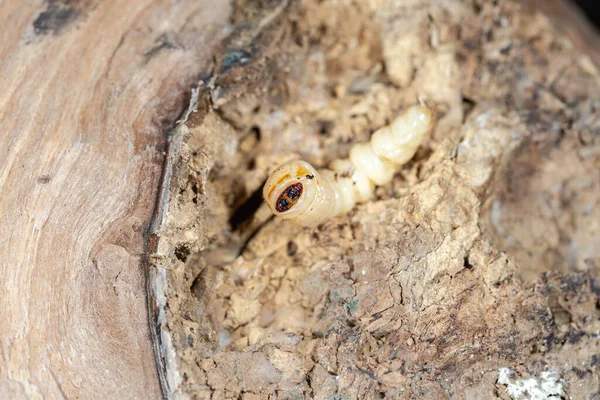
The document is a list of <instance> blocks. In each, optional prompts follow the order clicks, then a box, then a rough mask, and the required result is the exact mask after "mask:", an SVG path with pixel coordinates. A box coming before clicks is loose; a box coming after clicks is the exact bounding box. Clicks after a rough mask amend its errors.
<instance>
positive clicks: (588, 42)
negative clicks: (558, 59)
mask: <svg viewBox="0 0 600 400" xmlns="http://www.w3.org/2000/svg"><path fill="white" fill-rule="evenodd" d="M527 3H528V5H530V6H531V7H533V8H535V9H536V10H539V11H541V12H543V13H544V14H545V15H546V16H547V17H548V18H550V20H551V21H552V22H553V23H554V25H555V26H556V27H557V28H558V29H559V30H560V31H561V32H563V33H564V34H565V35H567V36H568V37H569V39H571V40H572V41H573V43H574V44H575V46H577V48H579V49H581V51H582V52H584V53H586V54H588V55H589V56H590V58H591V59H592V61H593V62H594V63H595V64H596V65H597V66H600V33H599V32H598V30H597V29H596V27H595V26H594V25H593V24H592V23H591V22H590V21H589V20H588V19H587V18H586V16H585V14H584V13H583V11H582V10H581V9H580V8H579V7H578V6H577V5H576V4H575V2H574V1H571V0H527Z"/></svg>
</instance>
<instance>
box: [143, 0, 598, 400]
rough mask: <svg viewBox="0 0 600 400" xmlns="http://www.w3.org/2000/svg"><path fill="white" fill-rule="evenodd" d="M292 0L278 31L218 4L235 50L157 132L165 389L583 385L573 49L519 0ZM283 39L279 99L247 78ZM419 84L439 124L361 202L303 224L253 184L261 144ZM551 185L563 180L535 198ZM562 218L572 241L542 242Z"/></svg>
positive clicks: (212, 394)
mask: <svg viewBox="0 0 600 400" xmlns="http://www.w3.org/2000/svg"><path fill="white" fill-rule="evenodd" d="M283 3H284V1H282V0H279V1H266V0H264V1H261V0H256V1H252V0H246V1H245V0H240V1H239V2H237V4H238V5H243V7H237V9H236V10H237V12H239V13H240V14H242V12H241V11H240V10H249V9H252V7H253V6H256V5H259V6H260V5H261V4H263V5H264V4H268V6H269V9H275V8H276V7H275V6H274V5H281V4H283ZM291 3H292V4H291V6H290V8H289V9H286V10H285V12H284V13H283V14H284V15H283V17H281V18H279V19H274V21H275V23H274V24H273V25H275V26H277V28H276V29H272V30H270V29H267V32H269V33H271V34H272V36H271V37H277V36H278V35H277V34H276V32H277V30H278V29H279V30H280V31H282V32H285V31H286V25H289V26H290V29H289V31H288V32H287V33H282V34H281V36H280V37H283V38H285V39H284V40H282V41H281V42H277V41H268V40H260V38H259V36H262V35H255V34H254V32H256V30H255V27H256V26H263V24H262V23H260V22H261V21H264V19H263V16H264V15H263V14H262V13H261V10H260V7H257V8H258V11H256V10H254V9H252V12H248V13H246V15H237V17H238V18H239V19H236V17H235V16H234V18H233V20H234V21H235V22H237V24H236V25H234V26H236V27H240V31H238V32H234V34H233V35H232V36H231V37H230V38H229V39H228V41H227V42H225V43H226V44H227V43H233V44H234V46H231V47H229V46H227V45H223V46H221V49H220V51H219V52H217V56H216V57H215V60H217V62H216V68H215V71H216V74H215V75H212V76H210V77H206V79H204V80H203V82H202V84H201V85H200V86H199V87H198V90H199V91H198V93H197V94H198V98H197V99H196V101H192V102H191V108H190V109H195V110H197V112H194V113H191V114H190V118H189V119H188V120H187V121H183V122H182V124H181V125H179V126H178V127H177V128H176V129H175V130H174V131H173V132H172V134H171V142H170V148H169V153H168V160H167V163H166V166H167V167H166V168H165V170H164V178H163V186H162V189H161V190H162V194H161V196H160V199H161V202H160V207H159V208H158V212H157V214H156V217H157V218H156V219H155V224H153V227H152V229H151V233H152V234H153V235H152V243H151V246H149V250H150V252H151V254H150V261H151V264H152V267H151V269H150V272H151V274H152V287H151V291H152V295H153V298H152V305H153V307H154V308H153V312H154V313H155V316H156V317H157V321H158V326H157V330H156V333H157V335H156V339H157V341H158V343H159V345H160V350H161V353H160V354H161V360H160V362H161V363H162V365H163V369H162V371H164V375H165V382H166V383H165V388H166V394H167V396H168V397H169V398H199V399H215V398H216V399H224V398H243V399H262V398H271V397H272V398H275V397H277V398H280V397H283V398H316V399H332V398H339V399H370V398H373V399H376V398H390V399H394V398H397V399H403V398H413V397H414V398H425V399H439V398H471V397H473V398H489V399H496V398H519V397H518V395H514V396H513V394H514V393H515V391H516V390H517V389H518V388H519V387H521V386H522V385H523V384H524V382H528V384H530V385H534V386H536V387H535V388H534V389H535V390H537V391H538V392H540V393H541V392H543V393H544V394H545V395H549V394H552V395H556V396H558V395H565V396H566V397H569V396H571V395H573V394H575V393H576V392H577V394H581V396H587V395H589V394H591V393H597V389H598V387H599V386H598V384H599V383H598V382H599V381H598V379H597V368H598V367H597V365H598V362H597V357H595V356H592V355H593V354H596V353H597V352H598V341H597V339H596V332H597V329H598V327H599V326H600V320H598V319H597V314H598V313H597V310H596V307H595V304H596V301H597V298H598V297H597V296H598V290H597V288H598V283H597V282H598V281H597V260H598V259H597V252H595V251H594V249H593V246H588V244H589V242H591V241H593V240H594V239H595V237H594V236H593V232H594V230H593V229H594V228H593V227H594V225H593V223H592V222H589V223H586V221H585V218H588V219H590V220H591V219H594V216H595V215H596V214H593V215H592V214H586V215H588V216H587V217H582V215H583V214H584V211H583V208H582V207H581V205H583V204H584V203H585V204H588V203H589V204H596V203H592V202H593V201H596V200H597V199H598V198H599V197H598V196H597V194H598V193H600V192H599V191H598V186H597V184H592V183H590V182H597V172H596V171H597V170H595V169H594V165H597V159H598V158H597V154H599V153H598V146H597V142H595V141H594V140H595V139H593V135H594V134H595V133H594V132H597V120H596V119H595V118H593V116H594V114H593V112H592V111H590V109H591V110H595V108H594V107H595V106H594V102H593V96H594V95H595V93H596V92H597V87H598V85H599V82H600V81H599V79H598V73H597V71H596V69H595V68H594V66H593V65H591V63H590V62H589V59H588V58H587V57H585V56H584V54H583V53H585V52H584V51H582V49H581V48H579V49H574V46H572V44H571V43H569V41H568V40H566V39H565V38H564V36H563V35H559V34H557V33H556V32H555V31H554V30H553V29H551V27H550V26H549V24H548V21H547V20H546V19H545V18H542V17H541V16H539V15H534V14H529V13H526V12H525V10H523V9H522V8H521V6H522V4H521V3H523V2H520V1H511V0H505V1H500V2H485V1H477V0H464V1H463V0H454V1H448V2H433V3H431V2H428V1H425V0H424V1H422V2H419V1H410V2H403V1H397V2H389V1H387V0H381V1H378V0H373V1H369V2H347V3H344V4H343V5H342V4H340V3H339V2H337V1H335V0H325V1H322V0H304V1H299V2H291ZM262 11H264V10H262ZM369 18H371V19H369ZM556 21H560V18H559V19H558V20H556ZM361 24H365V25H366V26H362V25H361ZM374 27H380V28H381V32H378V31H376V29H374ZM244 30H247V31H244ZM265 36H266V35H265ZM248 37H250V38H253V40H251V41H245V40H244V39H245V38H248ZM255 38H256V39H258V40H254V39H255ZM263 39H264V36H263ZM249 43H250V44H249ZM296 46H297V47H296ZM272 49H276V51H277V53H278V54H277V55H278V56H281V57H277V56H275V57H266V59H265V57H264V55H265V54H268V53H269V51H270V50H271V51H272ZM303 52H304V53H303ZM290 53H291V55H290ZM294 55H295V56H296V57H297V58H296V60H294V61H296V62H293V61H290V62H289V67H288V68H283V70H285V71H286V72H287V73H289V76H288V81H287V87H288V89H289V93H290V96H289V99H287V100H288V101H287V102H283V101H282V102H277V101H276V100H275V101H274V100H273V99H274V98H277V96H271V97H269V94H270V90H263V91H262V93H260V94H258V93H256V91H255V90H252V89H255V88H252V87H251V86H252V85H249V82H252V81H258V80H259V79H258V78H259V77H264V76H265V75H266V73H265V72H269V73H272V72H274V71H278V70H279V68H280V67H281V65H277V62H278V59H279V58H286V57H288V60H289V59H293V58H294ZM303 57H304V58H303ZM227 60H229V61H230V64H231V65H233V67H232V68H233V69H236V71H233V72H231V71H230V72H229V73H227V74H224V75H222V76H220V75H219V74H218V71H219V66H221V65H222V64H221V63H225V61H227ZM380 63H384V64H385V68H381V64H380ZM378 64H379V65H378ZM378 67H379V68H378ZM353 73H354V74H353ZM390 81H391V82H393V84H390ZM257 86H261V85H257ZM275 86H277V85H275ZM262 87H270V86H269V85H268V84H267V83H265V82H264V81H263V84H262ZM223 95H224V96H223ZM361 96H363V97H362V98H361ZM209 100H210V101H209ZM418 100H424V101H425V102H432V103H434V104H435V105H436V106H438V107H437V111H436V112H438V116H440V119H439V121H438V126H437V128H436V132H435V133H434V134H433V135H432V138H431V140H430V143H428V144H425V145H424V147H426V148H427V149H423V151H421V152H420V153H419V154H418V155H417V157H416V159H415V160H414V161H413V162H412V163H411V164H410V165H409V166H408V168H407V169H406V170H405V171H403V172H402V173H401V177H397V178H398V179H396V180H395V181H394V184H393V185H391V186H392V187H391V188H390V187H386V188H380V190H379V192H378V195H377V198H376V199H374V200H373V202H372V203H370V204H368V205H364V206H360V207H357V208H356V209H355V210H354V211H352V212H351V213H350V214H349V215H348V216H343V217H339V218H337V219H334V220H332V221H330V222H328V223H325V224H323V225H322V226H320V227H318V228H317V229H314V230H312V231H311V230H300V229H299V228H298V229H296V228H294V227H293V226H292V227H290V226H289V225H284V224H283V223H281V221H277V220H275V221H273V220H269V216H267V215H266V214H265V213H264V212H263V211H264V209H265V207H262V208H261V206H260V205H257V204H255V203H256V202H255V200H256V198H257V196H255V194H256V193H258V192H259V191H260V185H261V182H264V179H265V178H266V176H267V173H268V172H269V170H270V169H271V168H272V167H273V166H275V165H277V162H278V161H279V162H280V161H284V160H287V159H288V158H289V157H298V155H299V154H300V155H301V156H302V157H305V158H312V159H315V160H317V162H318V163H319V165H326V164H327V162H328V161H330V160H331V159H335V158H336V157H340V154H338V153H337V152H339V153H343V152H344V149H343V146H344V145H345V144H347V143H348V142H352V141H356V140H358V139H362V140H365V139H364V135H366V134H368V133H369V132H372V131H373V130H374V129H376V128H377V127H380V126H382V125H384V123H385V122H386V121H389V120H390V118H392V117H393V115H394V114H393V113H395V112H397V111H398V110H400V109H401V108H402V107H405V106H407V105H408V104H414V103H415V102H416V101H418ZM361 135H362V136H361ZM346 150H347V149H346ZM576 154H581V160H580V162H576V161H577V160H575V162H574V161H573V160H572V158H570V157H573V156H574V155H576ZM312 159H311V161H312ZM594 163H596V164H594ZM567 165H569V167H568V168H567ZM556 167H558V168H556ZM558 169H560V170H561V173H560V174H558V173H557V170H558ZM556 187H560V188H561V189H560V198H561V199H563V198H564V199H568V200H567V201H565V202H562V200H561V202H556V203H552V204H551V205H546V204H541V200H540V198H542V199H545V198H546V197H549V198H552V196H551V195H554V194H555V192H551V188H556ZM253 193H254V194H253ZM540 193H542V194H541V195H540ZM587 196H589V198H590V199H591V200H589V201H588V200H586V201H585V202H584V201H583V200H580V198H581V199H583V198H586V199H587ZM575 198H577V199H576V200H573V199H575ZM567 203H568V204H567ZM571 203H572V204H571ZM527 207H529V208H527ZM544 207H545V208H544ZM535 208H537V209H542V211H543V212H539V211H538V210H535ZM589 208H590V209H595V210H597V209H598V208H596V207H594V206H591V207H589ZM243 209H246V210H243ZM532 209H534V210H533V212H532ZM240 210H241V212H240ZM248 210H249V211H248ZM585 212H588V211H585ZM590 212H592V211H590ZM593 212H596V211H593ZM238 213H239V214H245V215H244V216H243V217H244V218H240V219H238V220H237V221H240V220H241V221H242V222H237V221H236V216H237V215H238ZM559 215H565V216H566V215H573V217H572V218H573V221H566V223H564V226H563V227H561V228H563V229H562V230H561V231H560V237H561V238H567V240H562V241H560V242H559V241H558V240H556V241H555V242H556V243H555V242H552V241H551V240H550V239H553V238H550V239H549V240H547V241H544V240H541V239H545V238H544V234H545V233H546V232H550V233H552V230H553V229H554V228H555V227H556V225H560V224H561V223H562V222H563V220H561V219H558V218H555V219H553V217H555V216H559ZM540 227H541V228H540ZM505 228H508V229H505ZM531 228H537V232H529V231H531V230H532V229H531ZM546 229H547V230H546ZM574 231H575V233H576V234H574V233H573V232H574ZM248 232H251V233H249V234H248ZM576 235H577V236H578V237H575V236H576ZM513 236H514V237H513ZM547 236H550V234H548V235H547ZM555 236H556V237H558V236H559V235H555ZM531 237H534V239H540V240H537V241H536V240H530V241H529V242H528V241H527V240H526V239H528V238H531ZM515 238H516V239H517V244H520V242H519V240H522V239H525V240H522V241H523V242H524V243H525V246H523V248H518V246H515V245H513V246H512V247H511V243H513V244H514V240H515ZM505 239H507V241H506V242H505V243H504V242H503V240H505ZM571 239H572V242H573V243H574V246H572V248H575V251H574V252H573V253H572V254H569V257H566V256H565V254H566V253H567V252H566V250H568V248H567V247H566V246H565V243H568V241H569V240H571ZM511 240H512V242H511ZM532 242H533V243H532ZM538 242H541V243H542V245H539V243H538ZM557 243H558V244H557ZM546 244H547V245H546ZM544 245H546V247H544ZM536 246H537V247H536ZM578 246H579V247H578ZM590 248H591V249H592V250H591V251H590ZM530 249H531V250H533V251H532V252H531V253H532V255H533V256H530V255H528V254H527V252H528V250H530ZM534 256H535V257H534ZM546 256H547V257H546ZM515 260H516V261H515ZM551 271H553V272H551ZM575 365H577V367H575ZM541 378H543V379H541ZM531 382H534V383H531ZM554 384H556V385H555V386H553V385H554ZM540 385H541V386H543V387H542V389H544V390H542V389H540V388H539V387H537V386H540Z"/></svg>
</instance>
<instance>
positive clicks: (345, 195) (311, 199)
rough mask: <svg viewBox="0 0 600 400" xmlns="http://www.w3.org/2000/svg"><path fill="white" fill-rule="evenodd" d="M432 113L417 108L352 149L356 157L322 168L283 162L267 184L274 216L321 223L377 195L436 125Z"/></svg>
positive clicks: (410, 109)
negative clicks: (375, 190)
mask: <svg viewBox="0 0 600 400" xmlns="http://www.w3.org/2000/svg"><path fill="white" fill-rule="evenodd" d="M433 122H434V121H433V116H432V113H431V111H430V110H429V109H428V108H427V107H425V106H421V105H417V106H412V107H410V108H408V109H407V110H406V111H404V112H403V113H402V114H401V115H400V116H398V117H397V118H396V119H395V120H394V121H393V122H392V123H391V124H390V125H388V126H385V127H383V128H381V129H379V130H377V131H375V133H373V136H371V140H370V141H369V142H366V143H358V144H355V145H354V146H352V148H351V149H350V158H349V159H344V160H335V161H333V162H332V163H331V164H330V165H329V169H322V170H319V171H317V170H316V169H315V168H313V167H312V165H310V164H309V163H307V162H305V161H291V162H288V163H285V164H283V165H281V166H279V167H278V168H277V169H276V170H275V171H274V172H273V173H272V174H271V176H270V177H269V179H268V180H267V182H266V183H265V186H264V188H263V197H264V198H265V201H266V202H267V205H268V206H269V208H270V209H271V211H272V212H273V214H275V215H277V216H278V217H281V218H284V219H290V220H293V221H294V222H297V223H300V224H302V225H305V226H316V225H318V224H320V223H322V222H325V221H326V220H328V219H329V218H331V217H335V216H337V215H340V214H344V213H346V212H348V211H350V210H351V209H352V208H353V207H354V205H355V204H356V203H363V202H365V201H367V200H369V199H370V198H371V196H372V195H373V191H374V189H375V186H377V185H385V184H387V183H389V182H391V180H392V178H393V176H394V173H395V172H396V171H397V170H398V168H399V167H400V166H401V165H402V164H405V163H406V162H408V161H409V160H410V159H411V158H412V157H413V156H414V155H415V153H416V152H417V149H418V148H419V146H420V145H421V143H422V142H423V140H424V139H425V137H427V135H428V134H429V132H430V131H431V129H432V128H433Z"/></svg>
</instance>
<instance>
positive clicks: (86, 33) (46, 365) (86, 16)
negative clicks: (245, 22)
mask: <svg viewBox="0 0 600 400" xmlns="http://www.w3.org/2000/svg"><path fill="white" fill-rule="evenodd" d="M229 12H230V9H229V5H228V4H226V3H225V2H221V1H210V0H206V1H205V0H202V1H198V0H193V1H192V0H190V1H187V0H186V1H178V2H172V1H161V0H157V1H155V0H139V1H129V0H124V1H121V0H109V1H102V2H94V1H87V0H82V1H63V0H48V1H43V2H42V1H35V2H24V1H10V0H5V1H0V26H1V27H2V28H1V31H2V41H1V42H0V60H1V62H0V81H1V82H2V93H1V94H0V115H1V117H0V132H2V137H3V139H2V141H1V143H0V159H1V160H2V163H1V166H0V193H1V194H0V215H1V221H2V224H1V225H2V228H3V229H2V231H1V232H0V320H1V321H2V324H1V326H0V360H1V361H0V364H1V366H0V397H1V398H4V399H25V398H27V399H42V398H52V399H58V398H69V399H75V398H80V399H91V398H98V399H100V398H102V399H109V398H112V399H116V398H123V399H133V398H138V399H149V398H159V397H160V396H161V394H160V385H159V381H158V378H157V372H156V364H155V357H154V354H153V349H152V346H151V340H150V335H149V329H148V322H147V321H148V316H147V311H146V309H147V307H146V295H145V284H144V279H145V278H144V269H143V268H142V260H143V258H144V257H143V254H144V252H145V245H144V243H145V242H144V235H145V233H146V231H147V229H148V226H149V223H150V220H151V216H152V212H153V209H154V205H155V199H156V195H157V188H158V184H159V177H160V172H161V168H162V165H163V160H164V156H163V151H164V148H165V142H166V129H165V128H166V127H170V126H172V125H173V123H174V121H175V120H176V118H178V117H179V115H180V114H181V112H182V110H183V107H184V105H185V102H186V101H187V97H188V96H189V89H190V87H191V86H192V85H193V84H194V83H195V79H196V76H197V75H198V74H201V73H207V71H208V70H209V67H210V65H209V64H210V55H211V53H212V52H213V50H212V47H213V46H214V45H215V44H217V43H218V42H219V40H220V37H221V36H222V35H223V33H224V31H223V26H224V24H225V23H226V22H227V18H228V14H229Z"/></svg>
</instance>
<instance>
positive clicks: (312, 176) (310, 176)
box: [306, 175, 315, 179]
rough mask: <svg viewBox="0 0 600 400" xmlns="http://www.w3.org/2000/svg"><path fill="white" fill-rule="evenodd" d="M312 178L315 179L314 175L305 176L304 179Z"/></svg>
mask: <svg viewBox="0 0 600 400" xmlns="http://www.w3.org/2000/svg"><path fill="white" fill-rule="evenodd" d="M314 177H315V176H314V175H306V179H312V178H314Z"/></svg>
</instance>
